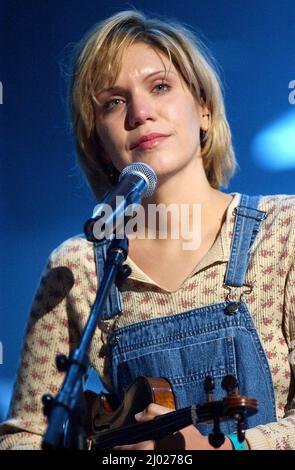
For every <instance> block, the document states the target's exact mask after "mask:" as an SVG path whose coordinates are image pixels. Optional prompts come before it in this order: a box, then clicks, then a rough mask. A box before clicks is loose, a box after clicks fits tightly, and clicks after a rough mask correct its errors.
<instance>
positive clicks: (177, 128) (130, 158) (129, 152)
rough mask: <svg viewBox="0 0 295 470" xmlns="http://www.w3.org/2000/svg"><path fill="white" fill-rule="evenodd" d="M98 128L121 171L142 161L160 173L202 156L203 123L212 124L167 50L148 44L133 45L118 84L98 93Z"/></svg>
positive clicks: (107, 157) (106, 153) (107, 153)
mask: <svg viewBox="0 0 295 470" xmlns="http://www.w3.org/2000/svg"><path fill="white" fill-rule="evenodd" d="M97 101H98V103H97V105H96V131H97V134H98V138H99V141H100V144H101V146H102V148H103V153H104V159H105V160H106V161H109V162H110V161H111V162H112V163H113V164H114V165H115V167H116V168H117V169H118V170H119V171H121V170H122V169H123V168H124V167H125V166H126V165H127V164H129V163H133V162H144V163H147V164H148V165H150V166H151V167H152V168H153V169H154V171H155V172H156V173H157V175H158V177H160V176H168V175H169V174H173V173H175V172H177V171H180V170H181V169H182V168H183V167H184V166H186V165H189V164H191V163H192V162H193V161H194V160H195V159H196V158H197V157H198V155H199V150H200V127H201V126H202V128H204V129H205V130H206V129H207V128H208V122H207V118H206V117H203V115H205V114H206V111H205V110H202V108H201V107H200V106H199V105H198V104H197V102H196V101H195V99H194V98H193V96H192V94H191V93H190V91H189V90H188V88H187V86H186V85H185V83H184V82H183V80H182V78H181V76H180V75H179V73H178V72H177V70H176V69H175V67H174V66H173V64H170V62H169V59H167V58H166V57H165V56H164V55H163V54H161V53H160V52H158V51H155V50H154V49H152V48H151V47H150V46H148V45H146V44H144V43H135V44H133V45H132V46H130V47H129V48H128V49H127V51H126V53H125V55H124V58H123V61H122V68H121V70H120V73H119V76H118V78H117V81H116V83H115V84H114V86H112V87H110V88H108V87H106V88H104V89H102V90H101V91H100V92H99V93H98V95H97Z"/></svg>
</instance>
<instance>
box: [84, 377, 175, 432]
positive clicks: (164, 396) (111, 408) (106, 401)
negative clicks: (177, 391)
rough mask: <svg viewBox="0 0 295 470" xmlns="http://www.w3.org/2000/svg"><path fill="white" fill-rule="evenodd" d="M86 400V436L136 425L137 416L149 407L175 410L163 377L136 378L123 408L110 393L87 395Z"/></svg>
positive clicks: (166, 382)
mask: <svg viewBox="0 0 295 470" xmlns="http://www.w3.org/2000/svg"><path fill="white" fill-rule="evenodd" d="M84 396H85V399H86V403H87V410H88V412H87V416H86V423H85V429H86V435H87V436H94V435H96V434H97V433H100V432H102V431H106V430H111V429H116V428H119V427H122V426H125V425H127V424H132V423H136V422H137V421H136V420H135V418H134V415H135V414H136V413H139V412H140V411H143V410H144V409H145V408H146V407H147V406H148V405H149V404H150V403H156V404H157V405H161V406H165V407H166V408H171V410H175V409H176V402H175V397H174V393H173V390H172V388H171V385H170V383H169V381H168V380H167V379H165V378H162V377H157V378H155V377H137V378H136V379H135V381H134V382H133V383H132V384H131V385H130V386H129V388H128V389H127V390H126V391H125V394H124V399H123V401H122V402H121V404H118V403H117V401H116V400H115V399H114V397H112V395H110V394H107V393H100V394H99V395H97V394H95V393H94V392H91V391H86V392H84Z"/></svg>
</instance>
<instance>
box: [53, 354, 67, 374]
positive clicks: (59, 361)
mask: <svg viewBox="0 0 295 470" xmlns="http://www.w3.org/2000/svg"><path fill="white" fill-rule="evenodd" d="M55 364H56V367H57V370H58V371H59V372H66V371H67V370H68V368H69V360H68V358H67V356H65V355H64V354H58V355H57V356H56V358H55Z"/></svg>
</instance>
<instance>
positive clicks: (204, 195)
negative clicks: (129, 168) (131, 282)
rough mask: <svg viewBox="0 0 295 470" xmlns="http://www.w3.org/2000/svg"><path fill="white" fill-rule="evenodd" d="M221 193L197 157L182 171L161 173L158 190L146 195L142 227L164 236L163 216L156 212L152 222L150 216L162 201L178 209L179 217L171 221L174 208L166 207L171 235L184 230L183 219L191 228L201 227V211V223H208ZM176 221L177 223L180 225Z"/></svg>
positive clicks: (168, 228) (157, 235)
mask: <svg viewBox="0 0 295 470" xmlns="http://www.w3.org/2000/svg"><path fill="white" fill-rule="evenodd" d="M221 195H222V193H220V192H219V191H217V190H216V189H213V188H212V187H211V186H210V184H209V182H208V180H207V177H206V174H205V171H204V167H203V163H202V160H201V158H197V159H194V160H193V161H192V162H190V164H189V165H187V166H186V167H184V168H183V169H182V170H181V171H178V172H177V173H174V174H172V175H171V174H170V175H169V176H167V177H161V176H160V177H159V182H158V188H157V191H156V192H155V193H154V194H153V195H152V196H151V197H150V198H148V199H144V200H143V203H142V206H143V209H144V213H145V222H144V225H145V226H144V227H142V230H143V231H145V232H146V231H147V230H148V229H149V234H150V236H151V232H153V233H154V234H155V235H154V236H152V238H155V239H160V238H161V236H159V232H160V231H161V226H160V220H161V216H159V217H158V216H157V217H158V218H157V220H156V222H153V223H151V216H150V214H151V212H150V211H151V210H153V208H155V206H159V205H161V206H162V207H163V208H166V209H167V210H168V208H169V206H170V207H171V209H173V210H175V212H173V214H175V213H177V214H179V217H178V219H177V216H176V217H175V216H174V218H173V221H172V216H171V212H170V210H169V211H167V214H168V215H167V217H166V220H165V224H166V230H167V235H168V237H167V238H169V239H170V238H173V233H175V230H176V231H177V230H178V233H182V228H183V227H182V228H181V224H182V225H183V223H184V222H185V224H186V226H187V229H188V230H189V231H190V232H192V231H195V230H196V229H198V227H196V224H198V221H197V219H198V214H200V213H201V217H202V223H204V222H206V223H207V226H208V222H209V220H207V221H206V219H209V218H210V217H212V214H211V212H212V208H214V207H216V203H217V200H218V198H220V196H221ZM183 219H184V220H183ZM154 220H155V219H154ZM177 220H178V221H177ZM198 220H199V219H198ZM162 221H163V216H162ZM175 224H176V225H177V224H178V229H177V228H176V225H175ZM162 230H163V228H162ZM146 233H147V232H146ZM181 238H182V237H180V239H181Z"/></svg>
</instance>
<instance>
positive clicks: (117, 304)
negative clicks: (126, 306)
mask: <svg viewBox="0 0 295 470" xmlns="http://www.w3.org/2000/svg"><path fill="white" fill-rule="evenodd" d="M110 244H111V240H104V241H102V242H97V243H94V246H95V261H96V274H97V279H98V286H99V285H100V284H101V281H102V278H103V274H104V268H105V263H106V259H107V251H108V248H109V246H110ZM122 310H123V303H122V296H121V292H120V291H119V289H118V287H117V285H116V283H114V284H113V285H112V287H111V290H110V294H109V296H108V298H107V301H106V304H105V306H104V308H103V310H102V312H101V315H100V319H101V320H108V319H110V318H112V317H113V316H115V315H118V314H120V313H121V312H122Z"/></svg>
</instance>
